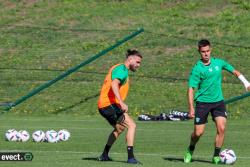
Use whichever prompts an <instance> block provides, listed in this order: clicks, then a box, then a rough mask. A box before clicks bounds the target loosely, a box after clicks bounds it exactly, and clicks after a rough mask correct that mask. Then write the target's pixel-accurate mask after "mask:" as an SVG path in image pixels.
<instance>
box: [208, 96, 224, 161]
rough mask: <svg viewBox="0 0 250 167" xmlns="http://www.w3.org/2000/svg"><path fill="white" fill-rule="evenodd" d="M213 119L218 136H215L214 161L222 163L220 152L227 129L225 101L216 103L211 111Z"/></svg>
mask: <svg viewBox="0 0 250 167" xmlns="http://www.w3.org/2000/svg"><path fill="white" fill-rule="evenodd" d="M211 114H212V117H213V120H214V122H215V125H216V136H215V144H214V145H215V146H214V155H213V160H212V161H213V163H215V164H218V163H220V158H219V154H220V151H221V147H222V145H223V143H224V137H225V129H226V122H227V115H226V107H225V104H224V102H223V101H221V102H218V103H216V105H215V108H214V110H213V111H212V112H211Z"/></svg>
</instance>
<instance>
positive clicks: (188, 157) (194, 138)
mask: <svg viewBox="0 0 250 167" xmlns="http://www.w3.org/2000/svg"><path fill="white" fill-rule="evenodd" d="M205 127H206V124H201V125H194V131H193V133H192V134H191V138H190V144H189V147H188V149H187V152H186V153H185V155H184V162H185V163H189V162H191V161H192V155H193V152H194V150H195V146H196V144H197V142H198V141H199V139H200V137H201V136H202V135H203V134H204V131H205Z"/></svg>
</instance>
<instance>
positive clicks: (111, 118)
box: [98, 104, 125, 126]
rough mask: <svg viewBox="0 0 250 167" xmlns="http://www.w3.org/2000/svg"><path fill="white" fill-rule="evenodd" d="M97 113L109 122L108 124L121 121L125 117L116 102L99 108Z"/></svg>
mask: <svg viewBox="0 0 250 167" xmlns="http://www.w3.org/2000/svg"><path fill="white" fill-rule="evenodd" d="M98 110H99V113H100V114H101V115H102V116H103V117H104V118H105V119H106V120H107V121H108V122H109V124H110V125H112V126H114V125H116V124H119V123H122V122H123V121H124V119H125V117H124V115H123V112H122V110H121V108H120V107H119V106H118V105H116V104H111V105H110V106H107V107H104V108H99V109H98Z"/></svg>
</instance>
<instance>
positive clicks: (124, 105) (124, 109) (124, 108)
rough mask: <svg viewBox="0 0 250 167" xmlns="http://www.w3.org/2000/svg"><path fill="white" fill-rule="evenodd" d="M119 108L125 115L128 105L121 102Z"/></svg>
mask: <svg viewBox="0 0 250 167" xmlns="http://www.w3.org/2000/svg"><path fill="white" fill-rule="evenodd" d="M120 106H121V110H122V111H123V112H125V113H126V112H128V105H127V104H125V103H124V102H121V103H120Z"/></svg>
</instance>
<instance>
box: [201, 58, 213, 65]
mask: <svg viewBox="0 0 250 167" xmlns="http://www.w3.org/2000/svg"><path fill="white" fill-rule="evenodd" d="M201 61H202V63H203V64H204V65H205V66H207V65H209V64H210V63H211V61H210V59H209V60H203V59H201Z"/></svg>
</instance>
